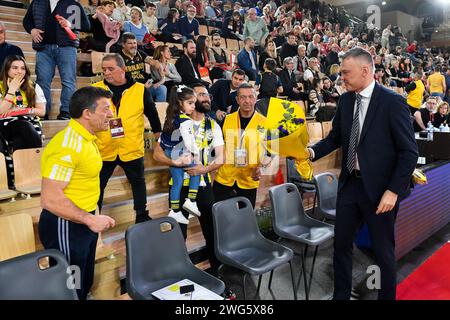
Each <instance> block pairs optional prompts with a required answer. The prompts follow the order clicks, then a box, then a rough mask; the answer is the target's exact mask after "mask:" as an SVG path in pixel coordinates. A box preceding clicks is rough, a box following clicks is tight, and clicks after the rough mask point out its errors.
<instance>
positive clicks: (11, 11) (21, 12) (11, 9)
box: [0, 6, 27, 19]
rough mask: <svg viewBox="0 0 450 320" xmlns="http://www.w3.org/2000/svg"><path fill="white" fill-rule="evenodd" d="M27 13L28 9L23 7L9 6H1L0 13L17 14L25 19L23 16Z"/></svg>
mask: <svg viewBox="0 0 450 320" xmlns="http://www.w3.org/2000/svg"><path fill="white" fill-rule="evenodd" d="M26 13H27V10H26V9H22V8H14V7H9V6H0V14H2V15H3V14H13V15H16V16H19V17H21V18H22V19H23V17H24V16H25V14H26Z"/></svg>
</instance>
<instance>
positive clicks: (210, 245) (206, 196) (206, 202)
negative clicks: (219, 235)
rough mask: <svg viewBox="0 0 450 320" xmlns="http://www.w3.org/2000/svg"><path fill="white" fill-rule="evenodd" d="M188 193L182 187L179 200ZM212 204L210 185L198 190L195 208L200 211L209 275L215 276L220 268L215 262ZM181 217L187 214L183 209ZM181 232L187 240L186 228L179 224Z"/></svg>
mask: <svg viewBox="0 0 450 320" xmlns="http://www.w3.org/2000/svg"><path fill="white" fill-rule="evenodd" d="M188 192H189V188H188V187H183V188H182V189H181V199H184V198H187V194H188ZM213 204H214V194H213V191H212V188H211V184H209V183H208V184H207V185H206V186H205V187H199V188H198V194H197V206H198V209H199V210H200V213H201V216H200V217H199V218H198V219H199V221H200V226H201V228H202V233H203V237H204V238H205V242H206V252H207V255H208V260H209V264H210V265H211V274H213V275H215V276H217V269H218V267H219V266H220V262H219V260H217V258H216V255H215V253H214V227H213V220H212V206H213ZM181 212H182V213H183V215H184V216H185V217H186V218H187V217H188V216H189V213H188V212H187V211H185V210H184V209H183V208H182V209H181ZM180 227H181V232H182V233H183V237H184V239H186V238H187V227H188V225H186V224H180Z"/></svg>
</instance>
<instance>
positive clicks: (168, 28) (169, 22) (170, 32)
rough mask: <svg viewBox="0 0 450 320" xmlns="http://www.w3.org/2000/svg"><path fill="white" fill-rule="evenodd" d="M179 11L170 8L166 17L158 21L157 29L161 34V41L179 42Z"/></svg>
mask: <svg viewBox="0 0 450 320" xmlns="http://www.w3.org/2000/svg"><path fill="white" fill-rule="evenodd" d="M179 19H180V13H179V12H178V10H177V9H174V8H172V9H170V10H169V14H168V15H167V18H166V19H164V20H162V21H161V22H160V23H159V30H161V32H162V34H161V35H160V37H159V39H160V40H161V41H163V42H172V43H181V41H182V35H181V31H180V24H179V23H178V20H179Z"/></svg>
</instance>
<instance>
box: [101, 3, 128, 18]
mask: <svg viewBox="0 0 450 320" xmlns="http://www.w3.org/2000/svg"><path fill="white" fill-rule="evenodd" d="M102 5H103V6H104V5H105V4H104V2H102ZM111 18H112V19H113V20H116V21H120V22H122V23H123V22H125V21H130V20H131V8H130V7H129V6H127V5H126V3H125V0H116V3H115V8H114V10H113V12H112V15H111Z"/></svg>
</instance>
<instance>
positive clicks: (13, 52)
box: [0, 22, 24, 69]
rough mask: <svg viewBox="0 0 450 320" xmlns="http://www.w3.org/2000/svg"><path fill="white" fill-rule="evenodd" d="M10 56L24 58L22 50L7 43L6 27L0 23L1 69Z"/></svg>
mask: <svg viewBox="0 0 450 320" xmlns="http://www.w3.org/2000/svg"><path fill="white" fill-rule="evenodd" d="M8 56H21V57H24V55H23V52H22V49H20V48H19V47H18V46H15V45H13V44H11V43H8V42H6V26H5V24H4V23H3V22H0V69H1V68H2V66H3V62H4V61H5V60H6V58H7V57H8Z"/></svg>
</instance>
